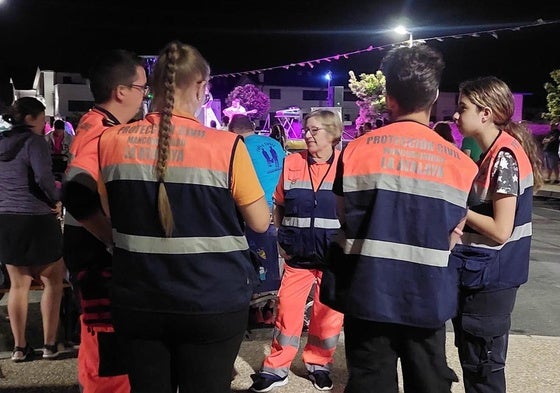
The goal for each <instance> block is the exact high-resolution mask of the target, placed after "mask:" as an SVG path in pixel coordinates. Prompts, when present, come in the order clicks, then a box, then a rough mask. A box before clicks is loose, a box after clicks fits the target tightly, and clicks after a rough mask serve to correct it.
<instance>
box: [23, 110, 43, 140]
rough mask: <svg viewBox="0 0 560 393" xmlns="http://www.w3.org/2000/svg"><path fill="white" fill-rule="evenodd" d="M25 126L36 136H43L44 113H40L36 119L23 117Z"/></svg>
mask: <svg viewBox="0 0 560 393" xmlns="http://www.w3.org/2000/svg"><path fill="white" fill-rule="evenodd" d="M25 124H27V125H28V126H29V127H31V130H32V131H33V132H34V133H35V134H37V135H44V134H45V124H46V117H45V112H41V113H39V114H38V115H37V117H32V116H31V115H27V116H25Z"/></svg>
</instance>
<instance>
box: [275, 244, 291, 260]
mask: <svg viewBox="0 0 560 393" xmlns="http://www.w3.org/2000/svg"><path fill="white" fill-rule="evenodd" d="M278 254H279V255H280V256H281V257H282V258H284V260H285V261H289V260H290V259H291V258H292V256H291V255H288V254H286V251H284V249H283V248H282V247H280V244H278Z"/></svg>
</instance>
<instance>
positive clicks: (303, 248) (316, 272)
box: [250, 110, 343, 392]
mask: <svg viewBox="0 0 560 393" xmlns="http://www.w3.org/2000/svg"><path fill="white" fill-rule="evenodd" d="M342 129H343V125H342V120H341V118H340V116H339V115H338V114H336V113H334V112H331V111H328V110H317V111H314V112H311V113H310V114H309V115H307V116H306V117H305V119H304V120H303V137H304V138H305V143H306V145H307V150H305V151H302V152H299V153H294V154H291V155H289V156H287V157H286V159H285V161H284V168H283V171H282V174H281V176H280V179H279V181H278V185H277V186H276V190H275V192H274V204H275V207H274V224H275V225H276V227H277V228H278V244H279V252H280V256H282V257H283V258H284V261H285V268H284V274H283V276H282V281H281V284H280V289H279V291H278V314H277V317H276V322H275V326H274V333H273V338H272V348H271V350H270V355H269V356H267V357H266V358H265V360H264V362H263V365H262V367H261V369H260V371H259V372H258V373H257V374H256V375H254V376H253V379H254V382H253V384H252V386H251V388H250V389H251V390H252V391H253V392H268V391H270V390H271V389H272V388H274V387H277V386H282V385H285V384H286V383H288V374H289V371H290V365H291V363H292V361H293V360H294V358H295V356H296V354H297V352H298V348H299V341H300V336H301V332H302V328H303V319H304V310H305V304H306V303H307V297H308V295H309V293H310V292H311V290H313V309H312V314H311V321H310V324H309V335H308V339H307V344H306V345H305V348H304V350H303V362H304V363H305V366H306V368H307V370H308V372H309V379H310V380H311V381H312V382H313V385H314V386H315V388H317V389H319V390H330V389H331V388H332V381H331V379H330V365H331V363H332V360H333V355H334V351H335V349H336V344H337V343H338V335H339V334H340V330H341V328H342V319H343V316H342V314H341V313H339V312H337V311H334V310H332V309H330V308H329V307H327V306H325V305H324V304H322V303H321V302H320V301H319V286H320V284H321V278H322V270H321V269H322V268H323V267H324V263H325V257H326V253H327V247H328V245H329V243H330V241H331V239H332V238H333V236H334V235H335V233H336V232H337V229H338V228H339V227H340V224H339V221H338V218H337V215H336V203H335V196H334V194H333V193H332V191H331V190H332V184H333V180H334V175H335V168H336V161H337V160H338V156H339V154H340V152H339V151H338V150H337V149H336V148H335V147H336V145H337V144H338V143H339V142H340V138H341V135H342Z"/></svg>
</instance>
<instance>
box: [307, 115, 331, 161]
mask: <svg viewBox="0 0 560 393" xmlns="http://www.w3.org/2000/svg"><path fill="white" fill-rule="evenodd" d="M302 136H303V138H304V139H305V144H306V145H307V150H308V151H309V153H310V154H311V155H312V156H313V155H315V154H321V153H324V152H327V151H332V149H333V142H334V137H333V136H332V134H330V133H328V132H327V130H325V128H324V126H323V124H322V123H321V120H320V119H319V118H318V117H310V118H309V119H307V122H306V124H305V128H303V129H302Z"/></svg>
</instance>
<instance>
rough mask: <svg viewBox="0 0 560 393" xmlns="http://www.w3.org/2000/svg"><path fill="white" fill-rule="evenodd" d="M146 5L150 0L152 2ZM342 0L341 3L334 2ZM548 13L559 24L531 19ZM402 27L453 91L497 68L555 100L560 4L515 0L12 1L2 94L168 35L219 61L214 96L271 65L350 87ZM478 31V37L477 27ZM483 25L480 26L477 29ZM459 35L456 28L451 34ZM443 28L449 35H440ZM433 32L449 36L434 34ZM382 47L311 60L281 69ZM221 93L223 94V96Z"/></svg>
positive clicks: (8, 2)
mask: <svg viewBox="0 0 560 393" xmlns="http://www.w3.org/2000/svg"><path fill="white" fill-rule="evenodd" d="M142 3H143V2H142ZM329 3H332V4H329ZM539 19H542V20H543V21H545V22H553V23H550V24H542V25H538V26H532V27H526V28H522V29H515V27H517V26H528V25H533V24H535V23H536V22H537V20H539ZM399 23H400V24H404V25H406V26H407V28H408V29H409V31H411V32H412V34H413V38H414V39H415V40H418V39H426V42H427V43H428V44H429V45H431V46H434V47H436V48H438V49H440V50H441V51H442V52H443V54H444V58H445V61H446V64H447V66H446V69H445V72H444V80H443V83H442V90H443V91H456V90H457V87H458V84H459V82H461V81H462V80H465V79H468V78H472V77H476V76H481V75H496V76H498V77H500V78H502V79H504V80H505V81H506V82H508V83H509V85H510V87H511V88H512V90H513V91H514V92H523V93H530V94H531V95H528V96H527V97H526V99H525V102H526V105H533V106H538V107H544V106H545V105H546V100H545V91H544V88H543V85H544V83H545V82H547V81H551V80H550V76H549V73H550V72H551V71H552V70H554V69H558V68H560V2H558V1H551V0H534V1H530V2H526V5H522V6H519V5H514V4H513V3H512V2H511V1H495V0H494V1H492V0H490V1H488V0H485V1H478V0H469V1H468V2H465V1H461V2H459V1H449V0H447V1H429V0H416V1H371V0H353V1H346V2H340V1H338V2H336V3H335V2H331V1H325V0H323V1H282V2H274V1H262V2H257V1H252V0H245V1H243V2H241V1H237V2H232V1H192V2H186V1H183V2H176V1H173V2H171V1H154V2H149V3H148V4H147V5H144V4H141V3H140V2H139V1H136V2H131V1H128V0H123V1H119V0H112V1H106V0H97V1H87V0H4V4H2V5H0V31H1V32H2V34H1V37H2V38H1V39H0V53H1V56H2V57H1V58H0V88H1V90H0V99H2V100H3V101H5V100H6V99H7V98H6V97H9V94H8V93H6V91H8V87H9V83H8V82H9V79H10V78H13V80H14V82H15V85H16V88H18V89H28V88H32V84H33V77H34V75H35V71H36V69H37V67H39V68H41V69H49V70H55V71H61V72H78V73H81V74H83V75H84V76H86V77H87V71H88V69H89V64H90V63H91V61H92V59H93V58H95V56H96V55H97V54H98V53H99V52H100V51H102V50H105V49H109V48H117V47H120V48H126V49H130V50H133V51H135V52H137V53H138V54H140V55H156V54H157V53H158V52H159V50H160V49H161V48H162V47H163V46H164V45H165V44H166V43H167V42H168V41H170V40H173V39H178V40H180V41H182V42H185V43H189V44H192V45H194V46H196V47H197V48H198V49H199V50H200V51H201V53H202V54H203V55H204V56H205V57H206V59H207V60H208V61H209V63H210V65H211V67H212V74H213V75H216V76H218V77H215V78H214V79H213V85H214V87H215V89H213V91H214V93H215V96H216V94H217V96H216V98H224V97H225V94H227V93H228V92H229V91H228V90H229V89H231V87H232V86H233V85H234V84H235V83H237V82H238V81H239V78H240V76H226V75H231V74H234V73H243V74H244V73H245V72H247V77H250V78H253V79H254V80H255V81H257V80H258V79H257V77H256V74H255V73H251V72H250V71H253V70H262V69H268V68H275V67H279V68H278V69H276V70H273V71H264V72H263V77H262V78H264V83H267V84H273V83H274V82H278V81H280V82H282V83H286V84H292V85H310V86H313V85H316V86H321V84H324V83H325V82H324V80H323V79H322V76H323V75H324V74H325V73H326V71H327V70H331V71H332V73H333V81H332V82H331V84H334V85H343V86H345V87H347V85H348V71H349V70H353V71H354V72H355V73H356V74H359V73H362V72H365V73H373V72H375V71H376V70H377V69H378V67H379V63H380V60H381V58H382V56H383V54H384V52H385V51H386V50H387V49H389V48H390V47H391V45H392V44H395V43H398V42H401V41H405V40H406V39H407V37H406V36H399V35H397V34H396V33H394V32H392V31H391V30H392V29H393V28H394V27H395V26H396V25H397V24H399ZM470 33H473V34H470ZM475 33H479V34H475ZM451 36H457V38H452V37H451ZM440 37H443V38H440ZM435 38H440V39H439V40H438V39H435ZM369 46H373V47H382V48H383V49H382V50H372V51H369V52H363V53H359V54H355V55H350V56H348V58H347V59H345V58H344V57H343V56H341V57H340V58H339V59H338V60H334V59H331V61H330V62H327V61H321V62H319V63H312V64H313V68H311V67H309V66H308V65H307V64H306V65H305V66H303V67H302V66H295V67H289V68H288V69H284V68H282V67H280V66H283V65H290V64H294V63H295V64H297V63H306V62H307V61H308V60H314V59H324V58H331V57H333V56H336V55H338V54H344V53H350V52H353V51H360V50H363V49H365V48H368V47H369ZM220 95H223V96H222V97H220Z"/></svg>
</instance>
